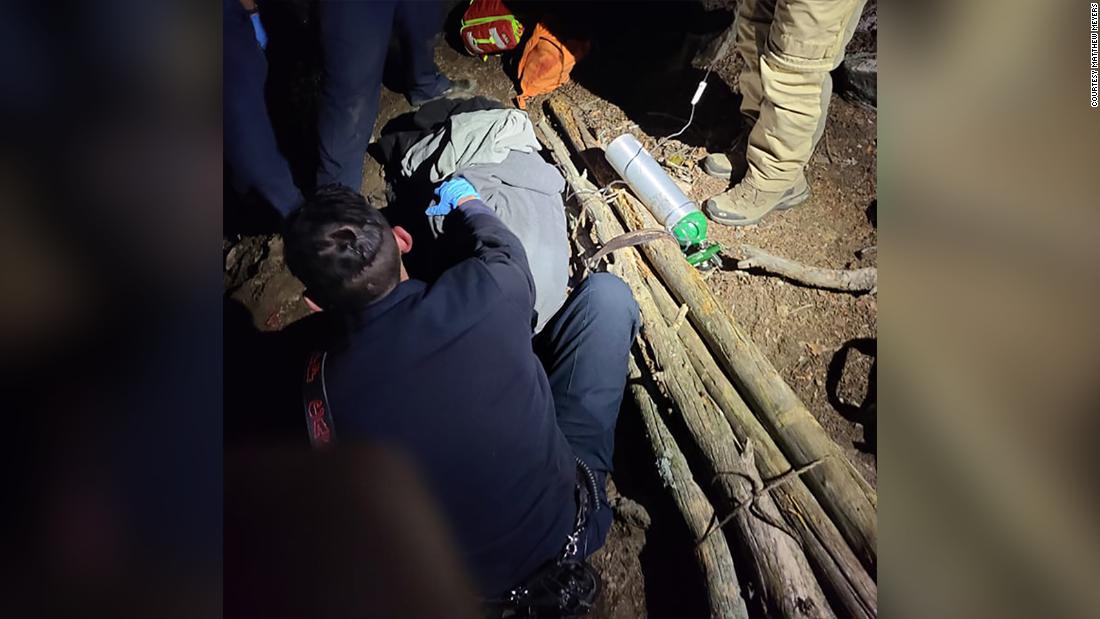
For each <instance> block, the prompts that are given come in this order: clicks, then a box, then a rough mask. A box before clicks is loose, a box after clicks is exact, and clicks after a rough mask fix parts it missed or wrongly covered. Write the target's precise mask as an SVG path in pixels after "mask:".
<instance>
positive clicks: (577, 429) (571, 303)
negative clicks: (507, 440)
mask: <svg viewBox="0 0 1100 619" xmlns="http://www.w3.org/2000/svg"><path fill="white" fill-rule="evenodd" d="M638 320H639V319H638V304H637V302H636V301H635V300H634V295H633V293H632V292H631V291H630V287H629V286H627V285H626V283H625V282H623V281H622V280H621V279H619V278H618V277H615V276H614V275H611V274H609V273H593V274H592V275H590V276H589V277H588V278H587V279H586V280H584V282H583V283H581V285H580V286H578V287H577V288H576V290H574V291H573V294H572V295H570V296H569V299H568V300H567V301H566V302H565V306H563V307H562V309H561V310H560V311H559V312H558V313H557V314H556V315H555V316H554V318H552V319H551V320H550V322H549V323H548V324H547V325H546V328H545V329H543V331H542V333H540V334H539V336H538V337H537V338H536V340H535V351H536V353H537V354H538V355H539V358H540V359H542V360H543V365H544V366H545V367H546V375H547V377H548V378H549V379H550V390H551V392H552V393H553V395H554V406H555V408H556V409H557V417H558V427H560V428H561V430H562V433H563V434H565V438H566V440H567V441H569V444H570V445H572V447H573V451H574V452H575V453H576V454H577V456H578V457H579V458H580V459H581V460H583V461H584V462H585V464H587V465H588V466H589V467H590V468H591V469H592V470H593V471H594V472H595V473H596V477H597V482H598V483H599V486H600V500H601V502H602V503H603V506H602V507H601V509H600V510H599V511H598V512H597V513H596V517H595V521H594V522H592V523H591V525H590V526H589V527H588V547H587V552H589V553H591V552H593V551H595V550H596V549H597V548H599V547H600V546H602V545H603V542H604V540H605V539H606V537H607V531H608V529H609V528H610V527H611V516H612V514H611V509H610V508H609V507H607V489H606V487H605V484H606V479H607V474H608V473H610V472H611V468H612V464H611V458H612V453H613V452H614V450H615V423H616V421H618V418H619V406H620V405H621V404H622V401H623V392H624V389H625V388H626V372H627V359H628V357H629V355H630V346H631V344H632V343H633V342H634V336H635V335H637V333H638V324H639V322H638Z"/></svg>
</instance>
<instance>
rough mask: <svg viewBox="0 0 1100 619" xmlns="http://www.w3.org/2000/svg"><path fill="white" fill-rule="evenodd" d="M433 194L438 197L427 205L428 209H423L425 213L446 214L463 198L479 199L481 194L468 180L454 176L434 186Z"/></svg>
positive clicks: (430, 214) (432, 214)
mask: <svg viewBox="0 0 1100 619" xmlns="http://www.w3.org/2000/svg"><path fill="white" fill-rule="evenodd" d="M435 195H436V196H437V197H438V198H439V199H438V200H436V201H435V202H433V203H432V205H431V206H429V207H428V210H426V211H424V213H425V214H426V215H429V216H433V217H434V216H437V215H446V214H447V213H450V212H451V211H453V210H454V208H455V206H457V205H458V202H459V201H460V200H462V199H463V198H468V197H474V198H477V199H479V200H480V199H481V195H480V194H478V192H477V190H476V189H474V186H473V185H471V184H470V181H468V180H466V179H464V178H462V177H461V176H456V177H454V178H452V179H450V180H448V181H445V182H444V183H443V184H442V185H440V186H439V187H436V188H435Z"/></svg>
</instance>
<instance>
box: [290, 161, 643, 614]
mask: <svg viewBox="0 0 1100 619" xmlns="http://www.w3.org/2000/svg"><path fill="white" fill-rule="evenodd" d="M437 193H438V194H439V196H440V199H439V203H438V204H436V205H433V206H432V207H431V210H432V213H433V214H444V213H447V218H446V220H445V223H444V234H443V236H442V237H441V240H442V241H445V242H446V244H447V245H448V246H449V247H450V248H451V250H452V252H454V253H456V254H457V256H458V257H459V259H458V261H457V262H456V263H455V264H454V266H452V267H451V268H449V269H448V270H446V271H445V272H444V273H443V274H442V275H441V276H440V277H439V279H438V280H436V281H435V282H434V283H431V284H428V283H425V282H422V281H418V280H415V279H410V278H409V276H408V274H407V273H406V271H405V268H404V265H403V264H402V259H401V255H402V254H404V253H406V252H408V251H409V250H410V249H411V248H412V243H413V240H412V238H411V236H410V235H409V234H408V232H406V231H405V230H404V229H402V228H401V227H391V226H390V225H389V224H388V223H387V221H386V219H385V218H384V217H383V216H382V214H381V212H380V211H378V210H377V209H375V208H373V207H371V206H369V205H368V204H367V203H366V201H365V200H364V199H363V197H362V196H360V195H359V194H357V193H355V192H353V191H351V190H350V189H347V188H343V187H336V186H329V187H325V188H322V189H321V190H319V191H318V192H317V194H316V195H315V196H314V197H313V198H311V199H310V200H308V201H307V203H306V204H305V205H304V206H303V207H302V208H301V209H299V210H298V211H296V212H295V213H293V214H292V215H291V217H290V219H289V221H288V227H287V232H286V254H287V263H288V265H289V266H290V268H291V270H292V271H293V272H294V274H295V275H297V276H298V277H299V278H300V279H301V280H302V281H303V282H304V283H305V284H306V287H307V290H306V295H307V298H308V299H309V300H310V301H311V303H312V304H314V305H316V306H317V307H318V308H319V309H323V310H324V311H325V313H324V314H322V316H327V318H328V321H329V322H331V323H332V325H334V326H336V327H337V328H336V329H334V330H333V337H332V338H331V341H326V342H319V343H318V348H319V349H321V350H324V351H325V357H324V364H323V370H321V373H322V379H323V381H324V382H323V384H324V387H325V391H326V394H327V399H328V404H329V406H328V410H327V414H328V415H329V417H328V422H327V423H326V424H323V426H324V427H322V428H321V431H322V434H324V436H320V437H317V436H314V439H315V442H316V439H318V438H320V439H321V440H324V439H326V438H328V437H331V440H332V441H333V442H345V443H346V442H351V441H357V440H364V439H369V440H371V441H374V442H381V443H383V444H389V445H393V446H396V447H398V448H400V449H401V450H403V451H405V452H406V453H408V454H411V456H412V458H413V460H414V461H415V462H416V464H417V465H418V466H419V467H420V468H421V472H422V473H423V475H424V477H425V478H426V481H427V483H428V485H429V489H430V490H431V491H432V492H433V493H434V494H435V496H436V497H437V499H438V500H439V502H440V505H441V508H442V509H443V512H444V516H445V518H446V519H447V521H448V523H449V524H450V527H451V531H452V532H453V534H454V538H455V540H456V542H457V544H458V547H459V549H460V552H461V553H462V555H463V558H464V559H465V561H466V564H467V566H468V567H469V569H470V572H471V574H472V576H473V577H474V580H475V583H476V584H477V585H478V587H479V588H480V590H481V593H482V594H483V595H486V596H498V595H501V594H503V593H504V592H506V591H507V590H508V589H510V588H511V587H514V586H516V585H517V584H520V583H521V582H523V581H524V580H525V579H526V578H528V577H529V576H530V575H531V574H532V573H534V572H535V571H536V570H537V569H538V568H539V567H540V566H541V565H542V564H544V563H546V562H547V561H549V560H552V559H554V558H556V557H559V556H561V554H562V553H563V550H564V549H565V548H566V546H567V541H568V539H569V537H570V535H571V534H573V533H574V524H575V520H576V519H577V515H578V514H577V501H578V499H577V497H578V484H579V483H580V482H579V480H582V479H585V478H588V479H590V480H591V481H592V482H594V485H595V486H597V487H598V494H599V501H598V503H596V504H595V506H594V508H593V509H591V510H589V513H587V514H586V522H587V524H586V526H585V527H584V530H583V531H582V532H581V535H580V536H579V539H578V540H576V543H575V544H572V545H570V546H573V545H575V546H576V547H577V552H578V554H580V555H582V556H587V555H588V554H591V553H592V552H594V551H595V550H596V549H597V548H599V547H600V546H601V545H602V544H603V543H604V540H605V538H606V536H607V530H608V528H609V527H610V523H611V508H610V507H609V506H608V505H607V502H606V492H605V483H606V476H607V474H608V473H609V472H610V471H611V460H612V457H611V456H612V451H613V448H614V431H615V422H616V419H617V417H618V413H619V405H620V403H621V401H622V396H623V390H624V387H625V383H626V372H627V370H626V367H627V358H628V355H629V354H630V353H629V351H630V345H631V342H632V340H633V338H634V335H635V334H636V333H637V330H638V306H637V304H636V303H635V301H634V298H633V296H632V294H631V292H630V288H629V287H628V286H627V285H626V284H625V283H623V282H622V280H620V279H618V278H617V277H615V276H613V275H609V274H606V273H597V274H593V275H591V276H590V277H588V278H587V279H586V280H585V281H584V282H582V283H581V284H580V285H579V286H578V287H577V288H576V289H575V290H574V291H573V293H572V295H571V296H570V298H569V299H568V301H567V302H566V303H565V305H564V306H563V307H562V309H561V310H560V311H559V312H558V314H557V315H556V316H555V317H554V318H553V319H552V320H551V321H550V323H549V324H548V325H547V326H546V328H545V329H544V330H543V331H542V332H541V333H540V334H539V335H538V337H537V338H535V339H532V315H533V307H534V286H533V283H532V279H531V273H530V269H529V267H528V263H527V256H526V254H525V253H524V249H523V247H522V246H521V245H520V242H519V239H517V238H516V236H515V235H513V234H512V233H511V232H510V231H509V230H508V229H507V228H506V227H505V226H504V224H502V223H501V221H500V220H499V219H498V218H497V217H496V215H495V214H494V213H493V212H492V211H491V210H489V208H487V207H486V206H485V205H484V204H482V202H481V200H480V198H479V196H478V195H477V193H476V192H475V191H474V189H473V187H472V186H471V185H470V184H469V183H468V182H466V181H465V180H464V179H462V178H461V177H458V178H453V179H451V180H449V181H447V182H446V183H444V184H443V185H442V186H441V187H440V190H439V191H438V192H437ZM329 424H331V427H329Z"/></svg>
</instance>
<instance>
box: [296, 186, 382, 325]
mask: <svg viewBox="0 0 1100 619" xmlns="http://www.w3.org/2000/svg"><path fill="white" fill-rule="evenodd" d="M392 230H393V229H392V228H391V227H390V224H389V222H387V221H386V218H385V217H384V216H383V215H382V213H381V211H379V210H378V209H376V208H374V207H373V206H371V205H369V204H367V201H366V200H365V199H363V196H361V195H359V193H357V192H355V191H352V190H351V189H348V188H347V187H344V186H342V185H326V186H324V187H321V188H320V189H318V190H317V191H316V192H315V193H314V194H313V196H312V197H310V198H309V199H308V200H306V202H305V204H304V205H302V207H301V208H299V209H298V210H296V211H294V212H293V213H291V214H290V217H289V218H288V220H287V225H286V232H285V233H284V238H285V240H286V262H287V266H288V267H290V271H291V272H292V273H294V275H295V276H297V277H298V279H300V280H302V283H304V284H305V285H306V294H308V295H309V297H310V298H311V299H313V301H314V302H316V303H317V304H318V305H320V306H321V307H323V308H325V309H331V310H352V311H353V310H358V309H362V308H364V307H366V306H368V305H370V304H371V303H374V302H375V301H377V300H378V299H381V298H382V297H384V296H386V295H387V294H388V293H389V292H390V291H391V290H393V289H394V287H395V286H397V284H398V282H399V281H400V279H401V253H400V252H399V251H398V249H397V242H396V241H394V238H393V232H392Z"/></svg>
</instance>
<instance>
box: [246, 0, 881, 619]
mask: <svg viewBox="0 0 1100 619" xmlns="http://www.w3.org/2000/svg"><path fill="white" fill-rule="evenodd" d="M874 4H875V3H874V2H872V3H871V5H870V7H869V8H868V11H867V12H866V13H865V17H864V20H863V22H864V24H863V25H862V26H861V28H862V29H861V31H860V33H858V34H857V36H856V39H855V40H854V41H853V44H852V45H851V46H850V47H849V51H855V50H856V49H859V50H861V51H862V50H868V49H870V50H873V49H874V46H875V32H874V31H873V28H875V27H876V26H875V23H874V19H875V15H874V13H875V7H874ZM727 17H729V18H730V19H732V16H727ZM436 55H437V62H438V64H439V66H440V68H441V69H442V71H443V72H444V73H446V74H447V75H449V76H451V77H453V78H454V77H468V78H473V79H476V80H477V82H478V84H479V91H480V94H483V95H485V96H489V97H493V98H497V99H500V100H502V101H506V102H507V101H510V100H512V98H513V97H514V96H515V95H516V90H515V87H514V85H513V82H512V80H511V79H510V78H509V77H508V75H507V74H506V72H505V70H504V61H503V60H502V58H501V57H490V58H488V59H487V60H482V59H480V58H472V57H469V56H467V55H465V54H464V53H460V52H459V51H457V50H456V49H454V48H453V47H452V46H451V45H450V44H448V43H447V42H446V41H441V42H440V44H439V46H438V47H437V54H436ZM681 60H682V59H681ZM689 60H690V59H689ZM582 62H583V61H582ZM594 64H595V63H594ZM609 67H610V68H609V69H608V70H611V69H614V68H615V65H609ZM681 67H682V65H681ZM619 68H620V69H621V68H622V67H621V65H619ZM739 69H740V65H739V62H738V61H737V60H736V59H735V58H734V57H733V56H731V57H729V58H727V59H726V60H724V61H722V62H720V63H718V64H717V65H716V66H715V67H714V71H713V73H712V74H711V75H710V77H709V80H708V88H707V91H706V93H705V94H704V96H703V99H702V101H701V102H700V104H699V107H698V108H697V110H696V115H695V119H694V121H693V123H692V126H691V128H689V130H688V131H687V132H685V134H684V135H683V136H681V138H680V139H673V140H669V141H668V142H665V143H663V144H660V145H658V143H657V140H658V138H660V137H663V136H665V135H669V134H671V133H673V132H675V131H676V130H677V129H678V128H680V127H681V126H682V125H683V123H684V122H685V121H686V119H687V116H688V114H689V112H690V107H689V105H688V100H689V99H690V98H691V93H692V92H693V91H694V87H695V84H696V83H697V82H698V81H699V79H700V78H701V77H702V75H703V72H702V71H701V70H694V71H686V72H685V71H682V70H681V71H679V72H678V73H676V75H677V76H676V77H675V78H668V79H665V78H666V77H667V75H673V73H672V72H671V71H670V72H669V73H668V74H667V75H666V74H665V73H663V72H662V71H664V69H663V68H662V67H660V66H656V67H654V75H653V76H651V77H646V78H641V77H637V76H636V75H631V76H630V83H628V84H627V85H625V86H624V88H627V89H634V90H638V91H640V92H639V93H638V95H637V96H636V97H635V96H620V93H621V92H625V91H617V90H616V88H614V87H608V88H603V87H602V85H597V84H602V82H598V81H596V80H599V79H600V75H601V73H600V69H596V70H594V71H591V72H589V73H586V72H585V71H584V70H582V65H578V72H577V78H576V80H575V81H574V82H572V83H570V84H568V85H567V86H565V87H564V88H563V89H562V90H561V92H564V93H565V94H567V95H568V96H569V97H570V98H571V99H572V100H573V101H574V102H575V103H576V104H577V106H578V107H579V109H580V110H581V113H582V116H583V117H584V118H585V120H586V122H587V123H588V124H589V125H590V126H591V127H593V128H594V129H595V130H596V132H597V137H598V138H600V139H601V140H606V139H609V138H613V137H615V136H616V135H619V134H621V133H623V132H626V131H630V132H632V133H634V135H635V136H636V137H638V138H639V139H640V140H641V141H642V142H643V144H644V145H645V146H646V148H647V149H649V150H650V152H651V153H653V154H654V156H655V157H656V158H657V159H658V160H659V161H661V162H662V163H664V164H666V166H667V167H668V168H669V170H670V172H671V173H672V175H673V176H674V177H676V178H678V179H679V180H680V181H681V182H682V183H683V184H684V185H685V186H689V187H690V195H691V197H692V198H693V199H695V200H697V201H698V202H699V203H700V204H701V203H702V201H703V200H705V199H706V198H708V197H710V196H712V195H714V194H716V193H718V192H720V191H722V190H724V189H725V188H726V186H727V183H726V182H725V181H721V180H718V179H713V178H710V177H708V176H706V175H705V174H704V173H703V172H702V170H701V168H700V166H699V162H701V160H702V159H703V157H705V155H706V153H707V152H708V150H710V151H717V150H721V149H723V148H726V147H727V146H728V145H729V144H730V143H732V140H733V137H734V135H735V134H736V132H737V131H738V130H739V127H738V125H737V123H738V121H737V118H738V114H737V112H736V109H737V107H736V105H737V89H736V84H737V74H738V72H739ZM634 80H637V81H638V82H637V84H636V85H630V84H632V83H633V82H634ZM662 80H663V81H662ZM597 91H598V92H599V94H597ZM650 102H652V105H651V106H650ZM541 104H542V99H541V98H537V99H535V100H533V101H532V102H531V103H529V109H530V110H531V113H532V115H534V116H538V115H539V114H541ZM647 107H651V108H652V109H646V108H647ZM409 110H410V107H409V105H408V103H407V102H406V101H405V99H404V98H403V96H401V95H399V94H398V93H395V92H393V91H391V90H388V89H387V90H384V92H383V95H382V104H381V107H380V112H379V118H378V122H377V123H376V129H375V134H376V136H377V133H378V131H379V130H380V129H381V128H382V127H383V126H384V125H385V123H386V122H387V121H388V120H390V119H391V118H393V117H395V116H397V115H400V114H402V113H405V112H408V111H409ZM876 125H877V118H876V111H875V110H874V109H873V108H870V107H867V106H865V105H863V104H858V103H853V102H849V101H847V100H846V99H845V98H843V97H841V96H840V95H837V94H834V95H833V99H832V102H831V105H830V108H829V114H828V124H827V129H826V134H825V137H824V138H823V140H822V142H821V144H820V145H819V147H818V149H817V151H816V153H815V154H814V156H813V158H812V159H811V160H810V163H809V165H808V167H807V170H806V174H807V180H808V181H809V183H810V186H811V188H812V190H813V195H812V197H811V198H810V199H809V201H807V202H805V203H804V204H802V205H800V206H798V207H797V208H794V209H791V210H789V211H786V212H782V213H777V214H773V215H771V216H770V217H768V218H766V219H765V220H764V221H763V222H762V223H761V224H760V225H757V226H752V227H748V228H729V227H726V226H721V225H717V224H712V228H711V238H712V239H713V240H715V241H717V242H719V243H721V244H722V246H723V247H724V251H723V254H722V256H723V266H722V267H721V268H719V269H715V270H713V271H711V272H710V273H709V276H708V283H709V284H710V286H711V287H712V289H713V291H714V292H715V294H716V295H717V297H718V298H719V299H720V300H721V301H723V302H724V303H725V304H726V306H727V308H728V311H729V313H730V315H731V316H732V317H733V318H734V319H735V320H736V321H737V322H738V323H739V324H740V325H742V327H744V328H745V329H746V330H747V331H748V333H749V334H750V335H751V337H752V339H753V340H754V341H755V342H756V344H757V345H758V346H760V347H761V349H762V350H763V352H764V353H765V354H766V355H767V357H768V358H769V359H770V360H771V361H772V363H773V364H774V365H775V366H776V367H777V368H778V369H779V371H780V373H781V374H782V375H783V377H784V378H785V379H786V380H787V382H788V383H789V384H790V385H791V387H793V389H794V390H795V392H796V393H797V394H798V395H799V397H800V398H801V399H802V400H803V402H805V404H806V405H807V406H808V407H809V409H810V411H811V412H812V413H813V414H814V416H815V417H816V418H817V419H818V421H819V422H820V423H821V425H822V426H823V427H824V428H825V430H826V431H827V432H828V433H829V435H830V436H831V437H832V438H833V439H834V440H835V441H836V442H837V444H838V445H840V447H841V448H842V449H843V450H844V451H845V453H847V454H848V456H849V458H850V459H851V460H852V462H853V463H854V464H855V465H856V467H857V468H858V469H859V470H860V471H861V472H862V473H863V474H864V476H865V477H866V478H867V479H868V481H870V483H871V484H872V485H874V484H876V483H877V463H876V456H875V453H874V440H873V439H874V437H873V436H865V429H864V427H863V425H862V423H860V421H861V420H859V419H858V417H857V415H858V413H857V412H856V409H857V408H858V405H859V404H860V403H861V402H862V401H863V399H864V396H865V393H866V392H867V388H868V378H869V375H870V371H871V366H872V363H873V361H874V357H873V355H874V351H875V347H874V342H875V338H876V333H877V313H878V310H877V303H876V299H875V297H874V296H872V295H853V294H845V293H837V292H828V291H822V290H816V289H811V288H806V287H802V286H799V285H796V284H792V283H790V282H788V281H786V280H784V279H782V278H779V277H771V276H767V275H763V274H759V273H755V272H745V271H739V270H737V269H736V268H735V266H736V258H737V256H738V255H739V247H740V245H741V244H743V243H750V244H752V245H756V246H758V247H761V248H763V249H765V250H767V251H769V252H772V253H775V254H778V255H781V256H784V257H787V258H791V259H793V260H797V261H800V262H803V263H806V264H810V265H816V266H822V267H828V268H857V267H864V266H874V265H875V264H876V261H877V252H876V244H877V233H876V227H875V226H876V202H875V199H876V185H875V183H876V165H877V137H876ZM361 190H362V192H363V194H364V195H366V196H368V197H369V198H371V199H372V200H373V201H375V202H378V203H381V202H383V201H384V195H385V180H384V178H383V177H382V170H381V168H380V166H379V165H378V163H377V162H376V161H374V160H373V159H372V158H370V157H367V161H366V166H365V173H364V181H363V186H362V187H361ZM224 249H225V287H226V291H227V294H228V295H229V296H230V297H231V298H233V299H235V300H237V301H239V302H241V303H242V304H243V305H244V306H246V307H247V308H248V309H249V310H250V311H251V313H252V315H253V319H254V322H255V324H256V326H257V327H258V328H260V329H262V330H277V329H280V328H282V327H284V326H285V325H287V324H289V323H291V322H293V321H294V320H297V319H298V318H300V317H302V316H304V315H305V314H306V312H307V309H306V307H305V305H304V303H303V301H302V299H301V292H302V286H301V284H300V283H299V282H298V281H297V280H296V279H295V278H294V277H293V276H291V275H290V274H289V272H287V270H286V268H285V266H284V264H283V262H282V243H281V240H279V239H278V238H277V237H271V236H265V235H255V236H240V237H233V238H229V237H227V238H226V239H225V241H224ZM629 417H630V412H629V411H628V410H625V409H624V416H623V419H622V420H621V421H620V426H621V427H620V431H619V434H620V439H619V443H618V446H617V449H618V451H619V452H621V453H617V455H616V469H617V474H616V480H617V481H619V485H620V489H621V491H622V494H621V495H620V494H619V492H618V491H615V492H613V493H612V496H613V497H620V496H621V497H622V498H621V499H616V500H618V501H621V503H619V504H618V506H617V512H620V513H618V514H617V516H619V517H617V518H616V522H615V525H614V528H613V529H612V532H611V535H610V536H609V540H608V543H607V545H606V546H605V547H604V548H603V549H601V550H600V551H599V552H598V553H597V554H596V556H595V557H594V559H593V561H594V563H595V565H596V566H597V568H598V569H599V570H600V571H601V573H602V575H603V578H604V583H605V589H604V593H603V596H602V597H601V600H600V603H599V606H598V608H597V612H596V613H595V615H594V616H597V617H616V618H619V617H622V618H625V617H644V616H647V615H649V616H696V615H697V614H700V613H704V612H705V607H704V606H701V605H700V602H701V597H702V589H701V584H700V583H698V582H697V580H698V579H697V578H696V577H695V576H693V575H694V574H697V570H696V567H695V564H694V562H693V559H692V556H691V552H690V540H688V539H686V529H684V527H683V525H682V522H679V517H678V514H676V512H675V510H674V508H673V506H671V505H670V503H669V502H668V501H667V498H665V497H662V493H661V491H660V488H659V482H658V481H657V478H656V476H655V474H654V473H653V470H652V469H653V462H652V457H651V455H650V454H648V453H647V451H646V450H647V449H648V447H647V446H645V445H639V444H631V443H640V441H638V440H637V438H638V437H639V436H640V434H637V433H638V432H640V430H639V427H638V425H637V423H636V420H634V419H630V418H629ZM624 435H625V436H624ZM632 435H633V439H634V440H633V441H632V440H631V436H632ZM620 508H621V509H620ZM696 594H698V595H696Z"/></svg>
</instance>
